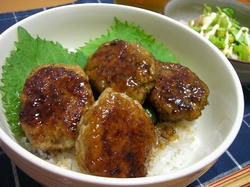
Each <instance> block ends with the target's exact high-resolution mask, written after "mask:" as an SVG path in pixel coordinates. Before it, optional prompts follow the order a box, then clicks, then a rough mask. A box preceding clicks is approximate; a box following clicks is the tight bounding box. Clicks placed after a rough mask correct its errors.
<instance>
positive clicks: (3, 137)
mask: <svg viewBox="0 0 250 187" xmlns="http://www.w3.org/2000/svg"><path fill="white" fill-rule="evenodd" d="M97 6H98V7H108V8H114V7H120V8H123V9H128V10H129V9H131V10H136V11H138V12H147V13H149V14H151V15H153V16H158V17H161V18H162V19H166V20H167V21H168V22H172V23H174V24H176V25H178V26H180V27H182V28H184V29H185V30H189V32H192V33H193V34H195V35H196V36H197V37H198V38H199V39H200V40H202V41H203V42H205V43H207V44H208V45H209V46H210V47H211V48H213V50H215V51H216V52H217V53H218V52H219V53H218V54H219V56H220V58H221V59H222V60H223V61H224V62H225V61H227V62H228V63H225V65H226V67H227V68H228V69H229V71H230V72H231V74H232V76H233V80H234V84H235V86H236V90H237V103H238V108H239V110H238V111H237V113H238V114H237V115H236V116H237V117H236V119H235V125H234V126H233V129H232V130H231V133H230V134H229V135H228V136H227V137H226V138H225V140H224V141H223V143H222V144H221V145H220V146H218V147H217V148H216V149H215V150H214V151H213V152H212V153H210V154H209V155H207V156H206V157H205V158H203V159H201V160H200V161H199V162H197V163H195V164H193V165H192V166H189V167H187V168H184V169H181V170H180V171H176V172H173V173H170V174H166V175H160V176H150V177H143V178H141V177H140V178H109V177H99V176H93V175H88V174H83V173H78V172H74V171H70V170H67V169H64V168H60V167H58V166H55V165H53V164H51V163H49V162H47V161H44V160H42V159H41V158H39V157H37V156H35V155H34V154H32V153H30V152H29V151H27V150H26V149H24V148H23V147H22V146H20V145H19V144H18V143H17V142H15V141H13V140H12V139H11V138H10V137H9V136H8V135H7V134H6V133H5V132H4V131H3V130H2V129H0V143H1V144H5V146H6V147H8V148H9V149H11V150H12V151H14V152H16V153H17V154H18V155H19V156H20V157H21V158H22V159H23V160H26V161H27V162H29V163H32V164H34V165H36V166H37V167H40V168H42V169H43V170H47V171H49V172H52V173H55V174H57V175H58V174H59V175H60V176H62V177H65V178H71V179H73V180H77V181H82V182H89V183H94V184H106V185H120V186H128V185H146V184H154V183H155V184H156V183H161V182H167V181H171V180H174V179H178V178H180V177H184V176H188V175H189V174H192V173H195V172H197V171H200V170H201V169H203V168H204V167H206V166H207V165H208V164H210V163H212V162H213V161H216V159H217V158H219V157H220V156H221V155H222V154H223V153H224V152H225V151H226V149H227V148H228V147H229V146H230V145H231V144H232V142H233V140H234V139H235V137H236V135H237V134H238V131H239V129H240V126H241V123H242V119H243V114H244V99H243V98H244V97H243V92H242V87H241V84H240V81H239V78H238V76H237V74H236V72H235V70H234V69H233V67H232V65H231V64H230V62H229V61H228V60H227V58H226V57H225V56H224V55H223V54H222V53H220V51H219V50H218V49H217V48H216V47H214V46H213V45H212V44H211V43H210V42H208V41H207V40H206V39H204V38H203V37H201V36H200V35H199V34H197V33H196V32H194V31H193V30H191V29H190V28H188V27H186V26H184V25H182V24H181V23H179V22H177V21H176V20H174V19H172V18H169V17H167V16H164V15H160V14H158V13H155V12H152V11H149V10H144V9H141V8H136V7H130V6H126V5H117V4H102V3H86V4H74V5H64V6H60V7H55V8H52V9H48V10H45V11H42V12H39V13H36V14H34V15H32V16H29V17H27V18H25V19H23V20H21V21H20V22H17V23H16V24H14V25H12V26H11V27H9V28H8V29H7V30H5V31H4V32H3V33H2V34H1V35H0V40H1V39H2V38H3V37H4V36H5V35H7V34H8V33H9V32H10V31H11V30H13V29H16V28H17V27H18V26H20V25H22V24H23V23H25V22H29V21H30V20H32V19H33V18H36V17H38V16H42V15H44V14H48V13H53V11H58V10H62V9H68V8H76V7H79V8H80V7H97ZM237 124H238V125H237ZM142 179H143V180H142Z"/></svg>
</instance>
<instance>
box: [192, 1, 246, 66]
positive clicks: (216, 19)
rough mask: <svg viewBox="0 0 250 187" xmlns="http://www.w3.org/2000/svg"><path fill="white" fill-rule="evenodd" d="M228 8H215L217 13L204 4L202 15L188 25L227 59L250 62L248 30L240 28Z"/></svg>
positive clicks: (232, 12)
mask: <svg viewBox="0 0 250 187" xmlns="http://www.w3.org/2000/svg"><path fill="white" fill-rule="evenodd" d="M233 15H234V11H233V10H232V9H230V8H220V7H217V12H213V11H212V8H211V7H209V6H208V5H206V4H204V11H203V15H201V16H200V17H198V18H196V19H194V20H192V21H189V23H188V25H189V26H190V27H191V28H192V29H194V30H195V31H197V32H199V33H200V34H202V35H203V36H204V37H206V38H207V39H208V40H210V41H211V42H212V43H213V44H214V45H216V46H217V47H218V48H219V49H220V50H221V51H222V52H223V53H224V54H225V55H226V56H227V57H229V58H234V59H238V60H244V61H249V62H250V40H249V33H248V32H249V29H248V28H247V27H242V26H240V24H239V22H238V21H236V20H235V19H234V18H233Z"/></svg>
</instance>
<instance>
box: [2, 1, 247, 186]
mask: <svg viewBox="0 0 250 187" xmlns="http://www.w3.org/2000/svg"><path fill="white" fill-rule="evenodd" d="M97 12H98V16H100V17H98V18H97V17H96V14H97ZM128 12H130V14H127V13H128ZM62 14H63V15H65V18H64V19H61V15H62ZM115 16H116V17H118V18H120V19H123V20H128V21H131V22H134V23H136V24H138V25H140V26H141V27H142V28H143V29H145V31H146V32H147V33H150V34H152V35H153V36H154V37H155V38H156V39H157V40H158V41H160V42H162V43H164V44H165V45H166V46H167V47H168V48H169V50H170V51H171V52H173V53H174V54H175V55H176V56H177V57H178V59H179V61H180V62H181V63H182V64H184V65H186V66H188V67H190V69H192V70H193V71H194V72H195V73H197V74H198V75H199V76H200V77H201V78H202V79H203V80H204V81H205V82H206V83H207V84H208V86H209V88H210V90H211V95H210V97H209V103H210V104H209V106H208V107H207V108H206V109H205V110H204V112H203V114H202V116H201V118H199V119H198V120H196V121H195V123H194V124H192V125H193V126H194V129H195V130H194V132H195V138H194V137H193V136H192V137H193V138H192V137H186V138H187V139H183V141H184V142H186V140H191V141H193V144H192V143H191V144H190V146H191V148H194V151H193V153H192V154H191V157H190V161H189V162H188V163H185V164H184V165H183V168H182V169H177V170H176V171H174V172H169V173H168V174H164V175H162V176H160V175H159V171H157V169H158V168H157V167H156V168H155V170H156V172H158V173H156V174H153V173H155V172H152V174H151V175H157V176H150V177H145V178H144V179H143V180H141V179H140V178H135V179H114V178H103V177H96V176H90V175H85V174H81V173H76V172H73V171H68V170H65V169H62V168H59V167H56V166H54V165H53V164H49V163H48V162H45V161H43V160H42V159H40V158H38V157H36V156H34V155H33V154H31V153H30V152H28V151H27V150H25V149H24V148H22V147H21V146H20V145H18V143H17V142H16V140H15V138H14V137H13V135H12V133H11V132H10V129H9V126H8V124H7V122H6V118H5V116H4V112H3V109H2V108H1V113H0V115H1V129H0V137H1V147H2V148H3V150H4V151H5V152H6V153H7V154H8V155H9V156H10V158H12V159H13V160H14V161H15V163H16V164H17V165H18V166H19V167H20V168H22V169H23V170H24V171H26V172H27V173H28V174H29V175H30V176H31V177H33V178H34V179H36V180H38V181H39V182H41V183H42V184H45V185H48V186H50V185H51V186H53V185H60V186H67V185H69V184H71V185H74V186H80V185H84V184H85V185H88V186H105V185H106V186H110V185H116V186H125V185H126V186H128V185H131V186H132V185H152V186H155V185H156V184H159V186H160V185H164V186H165V185H171V184H177V183H178V184H180V185H187V184H188V183H190V182H191V181H192V180H194V179H195V178H197V177H198V176H199V175H200V174H202V173H203V172H204V171H205V170H207V169H208V168H206V167H207V166H208V165H209V164H211V163H213V162H214V161H215V160H216V159H217V158H218V157H219V156H220V155H221V154H222V153H223V152H224V151H225V150H226V149H227V148H228V147H229V145H230V144H231V143H232V141H233V140H234V138H235V136H236V134H237V132H238V130H239V128H240V124H241V120H242V116H243V95H242V90H241V85H240V82H239V79H238V77H237V75H236V73H235V71H234V69H233V67H232V66H231V65H230V63H229V62H228V60H227V59H226V58H225V57H224V56H223V55H222V54H220V52H219V51H218V50H217V49H216V48H215V47H214V46H212V45H211V44H209V43H208V42H207V41H205V39H202V38H201V37H200V36H199V35H198V34H196V33H195V32H193V31H191V30H190V29H188V28H186V27H184V26H182V25H181V24H179V23H177V22H175V21H173V20H172V19H169V18H167V17H164V16H162V15H158V14H156V13H153V12H150V11H145V10H141V9H137V8H131V7H126V6H118V5H99V4H91V5H73V6H64V7H61V8H55V9H51V10H48V11H45V12H42V13H39V14H36V15H34V16H31V17H29V18H27V19H25V20H23V21H21V22H19V23H18V24H16V25H14V26H12V27H11V28H10V29H8V30H7V31H5V32H4V33H3V34H2V35H1V36H0V44H1V45H0V46H1V51H2V53H1V55H0V60H1V63H2V64H3V62H4V59H5V57H7V56H8V55H9V51H10V50H12V49H13V48H14V46H13V44H14V41H16V39H17V38H16V28H17V26H18V25H22V26H24V27H25V28H27V29H28V30H29V31H30V32H31V33H32V34H34V35H37V34H38V35H39V36H41V37H44V38H46V39H50V40H54V41H59V42H61V43H62V44H63V46H64V47H66V48H68V49H71V50H72V49H75V48H77V47H79V46H81V44H82V43H84V42H86V41H88V40H89V39H92V38H96V37H98V36H100V35H101V34H103V33H105V31H106V29H107V28H108V27H109V26H110V25H111V24H112V21H113V17H115ZM58 30H61V31H62V32H60V33H58V32H57V31H58ZM159 31H164V32H159ZM72 33H74V34H73V35H72ZM184 39H186V40H188V42H186V45H188V43H190V42H191V43H192V46H195V48H192V47H186V46H184V45H183V40H184ZM3 46H4V47H3ZM197 49H199V53H197V52H196V50H197ZM202 60H203V61H202ZM2 64H1V65H2ZM201 64H202V65H201ZM228 100H230V103H229V102H228ZM1 104H2V103H1ZM192 125H191V126H190V128H191V127H192ZM215 128H216V129H217V131H214V129H215ZM180 133H181V132H180ZM211 137H213V139H212V140H211ZM196 140H197V141H198V142H197V141H196ZM14 147H15V149H13V148H14ZM40 154H42V153H40ZM44 156H45V157H44V158H46V155H44ZM69 157H70V156H69ZM46 159H47V158H46ZM49 159H51V158H48V160H49ZM59 159H60V158H59ZM50 162H54V161H53V159H52V160H50ZM68 162H69V165H70V162H71V161H70V160H68ZM72 163H73V162H72ZM72 163H71V165H73V166H74V163H73V164H72ZM153 165H154V164H153ZM30 166H32V167H30ZM176 167H177V166H176ZM165 172H168V171H165ZM195 172H198V173H197V174H195V175H194V173H195ZM188 177H190V178H189V179H188V180H187V178H188Z"/></svg>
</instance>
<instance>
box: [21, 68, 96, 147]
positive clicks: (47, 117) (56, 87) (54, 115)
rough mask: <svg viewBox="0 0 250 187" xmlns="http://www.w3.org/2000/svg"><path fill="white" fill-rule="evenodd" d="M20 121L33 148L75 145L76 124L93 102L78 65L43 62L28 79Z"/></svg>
mask: <svg viewBox="0 0 250 187" xmlns="http://www.w3.org/2000/svg"><path fill="white" fill-rule="evenodd" d="M21 101H22V103H23V104H22V107H21V110H20V113H19V120H20V122H21V125H22V128H23V130H24V132H25V134H26V136H27V138H28V139H29V141H30V143H31V144H32V145H33V147H35V148H40V149H41V150H44V151H55V150H63V149H69V148H72V147H74V145H75V139H76V135H77V125H78V123H79V121H80V118H81V116H82V114H83V113H84V112H85V111H86V110H87V109H88V108H89V107H90V106H91V104H92V103H93V102H94V98H93V94H92V90H91V89H90V85H89V83H88V80H87V77H86V75H85V73H84V71H83V70H82V68H81V67H80V66H73V65H44V66H39V67H37V68H35V69H34V70H33V71H32V72H31V73H30V75H29V77H28V78H27V80H26V82H25V85H24V88H23V92H22V94H21Z"/></svg>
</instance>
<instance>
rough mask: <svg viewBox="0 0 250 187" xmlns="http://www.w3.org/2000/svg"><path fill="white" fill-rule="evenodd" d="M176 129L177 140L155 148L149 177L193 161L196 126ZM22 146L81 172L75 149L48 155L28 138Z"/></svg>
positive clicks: (149, 168) (197, 142)
mask: <svg viewBox="0 0 250 187" xmlns="http://www.w3.org/2000/svg"><path fill="white" fill-rule="evenodd" d="M174 129H175V131H176V134H175V137H177V138H175V139H174V140H172V141H166V142H164V143H162V144H163V146H155V147H153V149H152V154H151V157H150V159H149V161H148V163H147V169H148V174H147V176H156V175H164V174H168V173H170V172H174V171H177V170H179V169H181V168H184V167H185V166H186V165H187V164H188V163H189V160H191V155H192V154H190V153H192V152H194V151H195V150H196V149H197V148H198V147H199V143H200V142H199V139H198V138H197V136H195V135H196V133H195V132H196V131H197V127H196V125H195V124H193V123H190V122H181V123H177V124H175V125H174ZM21 144H22V145H23V146H24V147H25V148H26V149H27V150H28V151H30V152H32V153H33V154H35V155H37V156H38V157H40V158H42V159H43V160H45V161H48V162H50V163H52V164H55V165H57V166H59V167H62V168H65V169H68V170H73V171H77V172H81V171H80V169H79V167H78V165H77V161H76V158H75V152H74V149H72V150H70V151H64V152H60V153H57V154H47V153H45V152H43V151H41V150H40V149H35V148H33V147H32V145H31V144H30V143H29V142H28V140H27V138H26V137H24V138H22V140H21Z"/></svg>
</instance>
